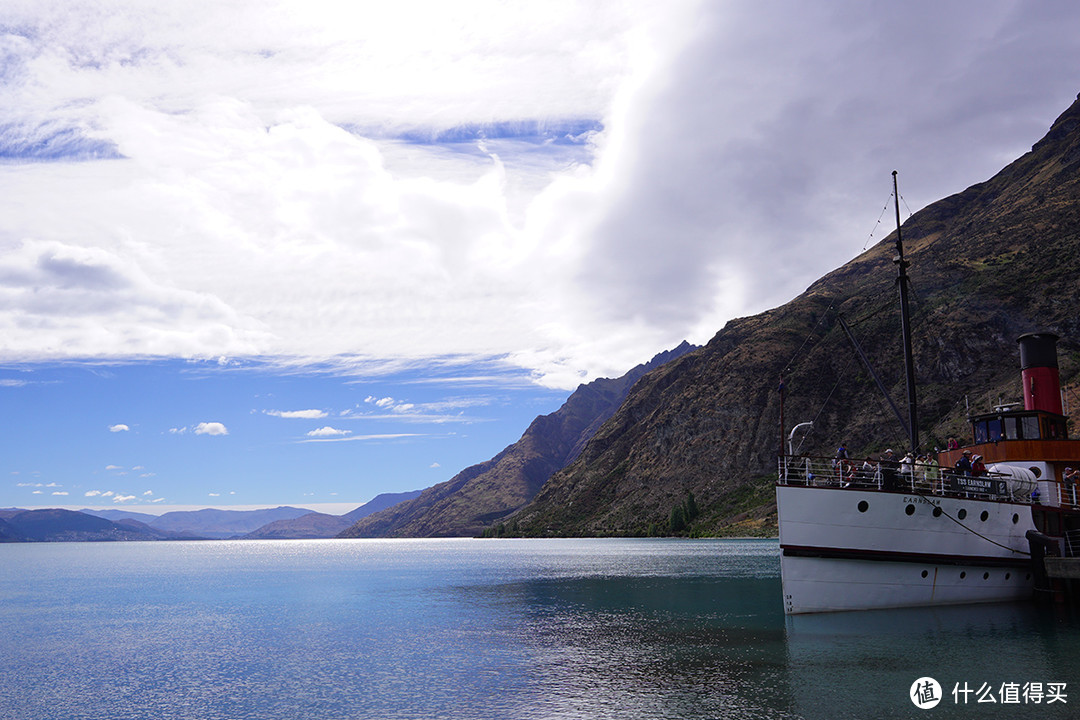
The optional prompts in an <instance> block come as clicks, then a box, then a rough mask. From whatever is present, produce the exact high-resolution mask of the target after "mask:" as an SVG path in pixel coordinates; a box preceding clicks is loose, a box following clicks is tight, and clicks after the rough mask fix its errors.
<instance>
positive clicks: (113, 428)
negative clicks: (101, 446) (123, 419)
mask: <svg viewBox="0 0 1080 720" xmlns="http://www.w3.org/2000/svg"><path fill="white" fill-rule="evenodd" d="M130 429H131V428H129V427H128V426H127V425H124V424H118V425H110V426H109V432H114V433H118V432H127V431H128V430H130Z"/></svg>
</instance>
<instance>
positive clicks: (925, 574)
mask: <svg viewBox="0 0 1080 720" xmlns="http://www.w3.org/2000/svg"><path fill="white" fill-rule="evenodd" d="M929 574H930V573H928V572H927V571H925V570H923V571H922V576H923V577H926V576H927V575H929Z"/></svg>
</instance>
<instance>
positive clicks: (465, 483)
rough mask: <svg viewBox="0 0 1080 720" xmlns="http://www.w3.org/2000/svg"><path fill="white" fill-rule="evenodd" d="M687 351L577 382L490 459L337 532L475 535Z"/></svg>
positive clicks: (528, 494) (527, 495) (520, 501)
mask: <svg viewBox="0 0 1080 720" xmlns="http://www.w3.org/2000/svg"><path fill="white" fill-rule="evenodd" d="M692 349H693V346H691V345H689V344H688V343H683V344H682V345H680V346H679V347H677V348H675V349H674V350H670V351H668V352H665V353H661V354H660V355H657V356H656V357H655V358H653V359H652V360H651V361H649V362H648V363H646V364H644V365H639V366H637V367H636V368H634V369H633V370H631V371H630V372H628V373H627V374H626V375H623V376H622V377H620V378H617V379H614V380H612V379H607V378H601V379H599V380H595V381H593V382H591V383H588V384H587V385H582V386H580V387H579V388H578V389H577V390H575V391H574V393H573V394H572V395H571V396H570V397H569V399H567V401H566V403H564V404H563V406H562V407H561V408H559V409H558V410H556V411H555V412H553V413H551V414H550V415H543V416H540V417H538V418H536V419H535V420H533V422H532V424H531V425H530V426H529V428H528V429H527V430H526V431H525V433H524V434H523V435H522V436H521V439H520V440H518V441H517V442H516V443H514V444H513V445H510V446H509V447H507V448H506V449H505V450H503V451H502V452H501V453H499V454H498V455H496V456H495V457H494V458H492V459H491V460H488V461H487V462H483V463H480V464H478V465H473V466H472V467H469V468H466V469H465V470H462V471H461V472H460V473H458V474H457V475H456V476H455V477H453V478H452V479H450V480H448V481H447V482H444V483H441V484H439V485H435V486H433V487H430V488H428V489H426V490H424V491H423V492H422V493H421V495H420V496H419V497H418V498H416V499H415V500H410V501H408V502H403V503H400V504H398V505H395V506H393V507H391V508H388V509H387V510H383V511H382V512H379V513H375V514H374V515H371V516H370V517H367V518H364V519H362V520H360V521H359V522H358V523H356V524H355V525H353V526H352V527H351V528H349V529H348V530H346V531H345V532H344V533H342V534H341V535H340V537H450V536H462V535H465V536H472V535H479V534H480V533H482V532H483V531H484V530H485V529H487V528H489V527H491V526H492V525H493V524H494V523H497V522H498V521H499V520H501V519H502V518H504V517H506V516H507V515H509V514H510V513H513V512H514V511H515V510H517V509H519V508H520V507H521V506H522V505H524V504H525V503H527V502H528V501H529V500H531V499H532V498H533V496H535V495H536V493H537V491H539V490H540V488H541V486H543V484H544V483H545V482H546V481H547V479H548V478H549V477H551V475H552V473H554V472H555V471H556V470H559V469H560V468H562V467H564V466H565V465H566V464H567V463H569V462H570V461H572V460H573V459H574V458H575V457H577V455H578V454H579V453H580V452H581V450H582V448H583V447H585V443H586V441H587V440H588V439H589V438H590V437H592V435H593V434H594V433H595V432H596V431H597V429H598V428H599V427H600V426H601V425H602V424H603V422H604V421H605V420H607V419H608V418H609V417H611V415H612V413H614V412H615V410H616V409H617V408H618V407H619V405H620V404H621V403H622V401H623V399H625V397H626V395H627V392H629V390H630V387H631V386H632V385H633V384H634V382H636V381H637V380H638V379H639V378H640V377H642V376H643V375H645V373H647V372H648V371H649V370H652V369H653V368H656V367H659V366H661V365H663V364H664V363H666V362H668V361H671V360H673V359H676V358H678V357H681V356H682V355H684V354H685V353H687V352H689V351H690V350H692Z"/></svg>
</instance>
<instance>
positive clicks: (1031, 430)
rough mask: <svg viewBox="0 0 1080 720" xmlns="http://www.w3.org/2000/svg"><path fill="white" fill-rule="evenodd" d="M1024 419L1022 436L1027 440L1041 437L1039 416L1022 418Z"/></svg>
mask: <svg viewBox="0 0 1080 720" xmlns="http://www.w3.org/2000/svg"><path fill="white" fill-rule="evenodd" d="M1021 420H1023V421H1024V424H1023V434H1022V435H1021V437H1022V438H1024V439H1025V440H1038V439H1039V437H1040V436H1039V418H1038V417H1036V416H1034V415H1029V416H1027V417H1023V418H1021Z"/></svg>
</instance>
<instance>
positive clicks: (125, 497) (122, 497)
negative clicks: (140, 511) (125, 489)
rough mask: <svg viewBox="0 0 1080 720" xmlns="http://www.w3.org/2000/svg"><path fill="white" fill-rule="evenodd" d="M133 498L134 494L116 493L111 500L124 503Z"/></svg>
mask: <svg viewBox="0 0 1080 720" xmlns="http://www.w3.org/2000/svg"><path fill="white" fill-rule="evenodd" d="M134 499H135V496H134V495H117V496H116V497H114V498H113V502H114V503H125V502H129V501H131V500H134Z"/></svg>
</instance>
